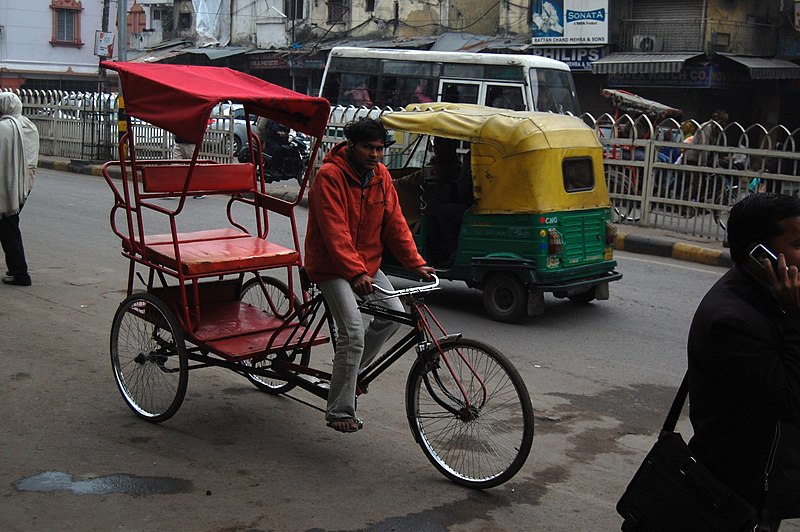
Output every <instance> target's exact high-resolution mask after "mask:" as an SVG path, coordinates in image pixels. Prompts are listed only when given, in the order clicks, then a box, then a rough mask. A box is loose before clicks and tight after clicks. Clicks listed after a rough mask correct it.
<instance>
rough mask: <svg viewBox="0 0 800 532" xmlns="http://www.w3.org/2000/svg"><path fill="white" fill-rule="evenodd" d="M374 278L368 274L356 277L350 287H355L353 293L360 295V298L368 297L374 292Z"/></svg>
mask: <svg viewBox="0 0 800 532" xmlns="http://www.w3.org/2000/svg"><path fill="white" fill-rule="evenodd" d="M373 282H374V281H373V279H372V277H370V276H369V275H367V274H366V273H362V274H361V275H358V276H356V278H355V279H353V280H352V281H350V286H352V287H353V292H355V293H356V294H358V295H359V296H368V295H370V294H371V293H372V292H373V288H372V283H373Z"/></svg>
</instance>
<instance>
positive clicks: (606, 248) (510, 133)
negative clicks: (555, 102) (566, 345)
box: [382, 103, 622, 322]
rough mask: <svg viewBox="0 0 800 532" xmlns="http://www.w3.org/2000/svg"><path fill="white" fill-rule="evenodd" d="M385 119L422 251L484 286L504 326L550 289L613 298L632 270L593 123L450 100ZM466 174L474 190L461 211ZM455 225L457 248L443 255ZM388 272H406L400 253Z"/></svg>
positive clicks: (457, 276) (441, 268)
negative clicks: (625, 260)
mask: <svg viewBox="0 0 800 532" xmlns="http://www.w3.org/2000/svg"><path fill="white" fill-rule="evenodd" d="M382 121H383V123H384V125H385V126H386V127H387V129H389V130H390V134H392V135H393V136H394V138H395V140H400V141H401V142H398V145H405V146H406V148H405V151H404V152H403V153H402V154H401V155H400V156H399V159H401V160H403V162H402V163H401V164H398V162H397V161H398V156H392V155H391V154H387V158H386V159H387V165H388V166H389V167H390V171H391V172H392V177H393V179H395V188H396V189H397V191H398V195H399V197H400V204H401V207H402V209H403V213H404V215H405V217H406V220H407V221H408V223H409V227H410V228H411V230H412V232H413V233H414V238H415V240H416V242H417V246H418V248H419V250H420V253H421V254H422V255H423V257H425V259H426V260H427V261H428V262H429V264H432V265H434V266H435V267H436V269H437V275H438V276H439V277H441V278H443V279H450V280H458V281H464V282H466V283H467V285H468V286H470V287H474V288H478V289H481V290H482V291H483V304H484V307H485V309H486V311H487V312H488V313H489V315H491V317H492V318H494V319H496V320H499V321H504V322H516V321H520V320H521V319H522V318H523V317H525V316H526V315H528V316H535V315H539V314H542V313H543V312H544V293H546V292H549V293H552V294H553V295H554V296H555V297H557V298H568V299H570V300H571V301H574V302H578V303H587V302H589V301H592V300H594V299H608V296H609V289H608V284H609V282H611V281H616V280H618V279H620V278H621V277H622V274H621V273H618V272H617V271H615V267H616V265H617V263H616V262H615V261H614V254H613V249H612V246H613V243H614V239H615V236H616V227H615V226H614V225H613V224H612V223H611V221H610V220H611V203H610V201H609V197H608V191H607V189H606V182H605V178H604V174H603V150H602V147H601V145H600V142H599V141H598V139H597V135H596V134H595V132H594V131H593V130H592V129H591V128H589V127H588V126H586V125H585V124H583V122H581V121H580V120H579V119H577V118H575V117H572V116H564V115H556V114H552V113H539V112H528V111H510V110H506V109H498V108H491V107H483V106H477V105H467V104H452V103H426V104H419V105H411V106H408V107H406V108H405V110H403V111H398V112H392V113H387V114H384V115H383V117H382ZM454 143H455V144H457V145H458V146H457V147H456V150H455V152H456V155H457V157H458V156H460V161H461V163H462V164H461V171H460V173H459V174H460V175H459V176H457V177H454V176H453V175H446V174H448V173H450V171H451V170H452V169H453V168H458V166H459V165H458V164H457V163H458V160H459V159H453V156H452V152H451V153H450V154H449V155H447V154H445V153H444V152H445V150H444V148H445V147H447V146H450V147H452V146H453V144H454ZM437 144H438V149H437ZM419 152H422V154H420V153H419ZM415 163H416V164H415ZM459 179H460V180H461V182H462V184H463V183H464V181H465V180H466V183H467V188H469V187H470V185H471V192H472V198H469V200H468V201H469V204H468V205H464V204H462V205H463V207H462V208H461V209H460V210H459V209H458V207H455V208H454V207H453V205H454V204H457V203H458V201H459V199H457V196H458V194H457V189H458V180H459ZM462 188H463V187H462ZM453 211H455V212H456V213H457V218H458V219H457V220H456V224H453V223H452V220H448V218H452V213H453ZM453 225H455V228H454V229H449V227H450V226H453ZM448 230H454V235H453V240H454V245H453V246H452V247H453V248H454V249H452V250H443V249H442V248H443V247H444V246H446V244H447V242H448V236H447V234H446V232H447V231H448ZM443 251H444V253H443ZM447 251H449V253H447ZM383 269H384V271H386V272H387V273H389V274H391V275H394V276H398V277H404V276H407V275H408V274H407V272H405V271H404V270H403V269H402V268H400V267H399V266H397V262H396V261H395V260H393V258H392V257H387V259H386V260H385V261H384V266H383Z"/></svg>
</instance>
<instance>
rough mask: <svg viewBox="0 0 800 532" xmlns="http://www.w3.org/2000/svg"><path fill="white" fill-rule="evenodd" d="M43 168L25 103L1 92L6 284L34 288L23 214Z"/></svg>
mask: <svg viewBox="0 0 800 532" xmlns="http://www.w3.org/2000/svg"><path fill="white" fill-rule="evenodd" d="M38 164H39V132H38V131H37V130H36V126H35V125H34V124H33V122H31V121H30V120H28V119H27V118H26V117H24V116H22V102H21V101H20V99H19V97H18V96H17V95H16V94H14V93H13V92H0V182H2V186H0V243H2V245H3V253H5V256H6V266H7V267H8V271H7V272H6V276H5V277H3V283H5V284H12V285H18V286H30V285H31V276H30V274H29V273H28V263H27V262H26V261H25V249H24V247H23V245H22V233H21V232H20V230H19V213H20V211H21V210H22V207H23V205H25V201H26V200H27V199H28V195H29V194H30V192H31V188H32V187H33V178H34V175H35V174H36V166H37V165H38Z"/></svg>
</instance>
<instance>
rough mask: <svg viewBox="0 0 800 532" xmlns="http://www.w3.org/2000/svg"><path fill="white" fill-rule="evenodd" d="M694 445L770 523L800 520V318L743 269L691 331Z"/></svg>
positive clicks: (708, 303) (720, 288)
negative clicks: (786, 311)
mask: <svg viewBox="0 0 800 532" xmlns="http://www.w3.org/2000/svg"><path fill="white" fill-rule="evenodd" d="M689 414H690V419H691V422H692V426H693V428H694V437H693V438H692V439H691V441H690V442H689V445H690V447H691V448H692V449H693V450H694V451H695V453H696V454H697V457H698V459H699V460H700V462H701V463H703V464H705V465H706V466H707V467H708V468H709V469H711V471H713V472H714V473H715V474H716V475H717V476H718V477H719V478H720V480H722V481H724V482H726V483H727V484H728V485H729V486H730V487H731V488H732V489H734V490H735V491H737V492H738V493H739V494H740V495H741V496H742V497H744V498H745V499H747V500H748V501H750V502H751V503H752V504H753V505H754V506H756V507H757V508H762V516H763V517H764V518H766V519H786V518H792V517H800V311H792V312H788V313H784V312H782V311H781V309H780V308H779V307H778V305H777V304H776V303H775V301H774V300H773V299H772V296H771V294H770V292H769V289H768V288H767V287H766V286H765V285H762V284H760V283H759V282H758V281H757V280H756V279H755V278H754V277H752V276H751V275H750V274H749V273H748V272H746V271H744V270H743V269H742V268H741V267H739V266H735V267H734V268H732V269H731V270H730V271H728V272H727V273H726V274H725V275H724V276H723V277H722V278H721V279H720V280H719V281H718V282H717V283H716V284H715V285H714V286H713V287H712V288H711V290H709V292H708V293H707V294H706V296H705V297H704V298H703V301H702V302H701V303H700V306H699V307H698V309H697V312H696V313H695V316H694V320H693V321H692V327H691V330H690V332H689Z"/></svg>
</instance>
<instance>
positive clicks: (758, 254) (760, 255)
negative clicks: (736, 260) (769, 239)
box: [750, 244, 778, 269]
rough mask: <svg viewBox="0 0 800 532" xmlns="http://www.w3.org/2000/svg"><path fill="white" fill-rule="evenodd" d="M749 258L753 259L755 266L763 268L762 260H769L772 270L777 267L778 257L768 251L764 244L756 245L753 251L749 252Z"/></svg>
mask: <svg viewBox="0 0 800 532" xmlns="http://www.w3.org/2000/svg"><path fill="white" fill-rule="evenodd" d="M750 258H751V259H753V260H754V261H755V262H756V264H758V265H759V266H761V268H762V269H763V268H764V259H769V260H770V262H771V263H772V267H773V268H777V267H778V257H777V256H776V255H775V253H774V252H773V251H772V250H771V249H769V248H768V247H767V246H765V245H764V244H758V245H757V246H755V247H754V248H753V249H751V250H750Z"/></svg>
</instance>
